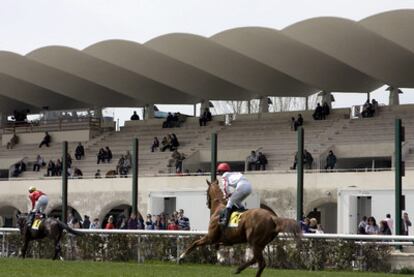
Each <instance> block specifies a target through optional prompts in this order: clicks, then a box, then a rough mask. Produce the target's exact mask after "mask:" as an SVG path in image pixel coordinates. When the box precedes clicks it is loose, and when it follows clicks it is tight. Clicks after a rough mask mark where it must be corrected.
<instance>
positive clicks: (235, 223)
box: [220, 206, 247, 227]
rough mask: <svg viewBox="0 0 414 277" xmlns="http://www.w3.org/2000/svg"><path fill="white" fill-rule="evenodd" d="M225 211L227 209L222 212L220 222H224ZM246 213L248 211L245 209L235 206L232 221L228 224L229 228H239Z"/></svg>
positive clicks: (231, 216) (232, 211)
mask: <svg viewBox="0 0 414 277" xmlns="http://www.w3.org/2000/svg"><path fill="white" fill-rule="evenodd" d="M225 210H226V208H224V209H222V210H221V211H220V221H223V219H224V217H225ZM245 211H247V210H246V209H245V208H244V207H242V208H238V207H236V206H233V208H232V210H231V215H230V220H229V223H228V224H227V227H237V226H239V222H240V218H241V215H242V214H243V213H244V212H245Z"/></svg>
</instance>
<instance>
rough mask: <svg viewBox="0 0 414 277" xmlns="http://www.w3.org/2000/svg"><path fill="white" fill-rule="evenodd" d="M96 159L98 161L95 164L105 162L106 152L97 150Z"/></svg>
mask: <svg viewBox="0 0 414 277" xmlns="http://www.w3.org/2000/svg"><path fill="white" fill-rule="evenodd" d="M97 157H98V160H97V162H96V163H97V164H99V163H100V162H103V163H104V162H105V158H106V152H105V150H104V149H103V148H101V149H99V152H98V155H97Z"/></svg>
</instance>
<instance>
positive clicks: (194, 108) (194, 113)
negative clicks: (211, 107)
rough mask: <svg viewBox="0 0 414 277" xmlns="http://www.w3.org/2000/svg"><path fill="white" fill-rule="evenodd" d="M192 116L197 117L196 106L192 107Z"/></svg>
mask: <svg viewBox="0 0 414 277" xmlns="http://www.w3.org/2000/svg"><path fill="white" fill-rule="evenodd" d="M193 115H194V117H196V116H197V104H194V105H193Z"/></svg>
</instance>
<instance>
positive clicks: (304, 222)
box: [300, 217, 310, 234]
mask: <svg viewBox="0 0 414 277" xmlns="http://www.w3.org/2000/svg"><path fill="white" fill-rule="evenodd" d="M309 226H310V220H309V218H307V217H305V218H304V219H303V220H302V221H301V222H300V228H301V230H302V233H305V234H306V233H310V231H309Z"/></svg>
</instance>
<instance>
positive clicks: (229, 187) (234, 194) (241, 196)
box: [217, 163, 252, 227]
mask: <svg viewBox="0 0 414 277" xmlns="http://www.w3.org/2000/svg"><path fill="white" fill-rule="evenodd" d="M217 173H218V174H219V175H222V176H221V179H222V180H221V181H222V183H223V190H224V194H225V197H226V199H228V202H227V205H226V210H225V211H224V217H223V220H222V221H221V222H220V224H221V225H223V226H224V227H225V226H227V224H228V223H229V219H230V215H231V212H232V210H233V207H235V208H236V209H238V210H243V209H244V206H243V204H242V201H243V200H245V199H246V198H247V197H248V196H249V195H250V193H252V185H251V184H250V182H249V181H248V180H247V179H246V178H245V177H244V176H243V174H242V173H240V172H231V168H230V165H229V164H228V163H220V164H219V165H218V166H217Z"/></svg>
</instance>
